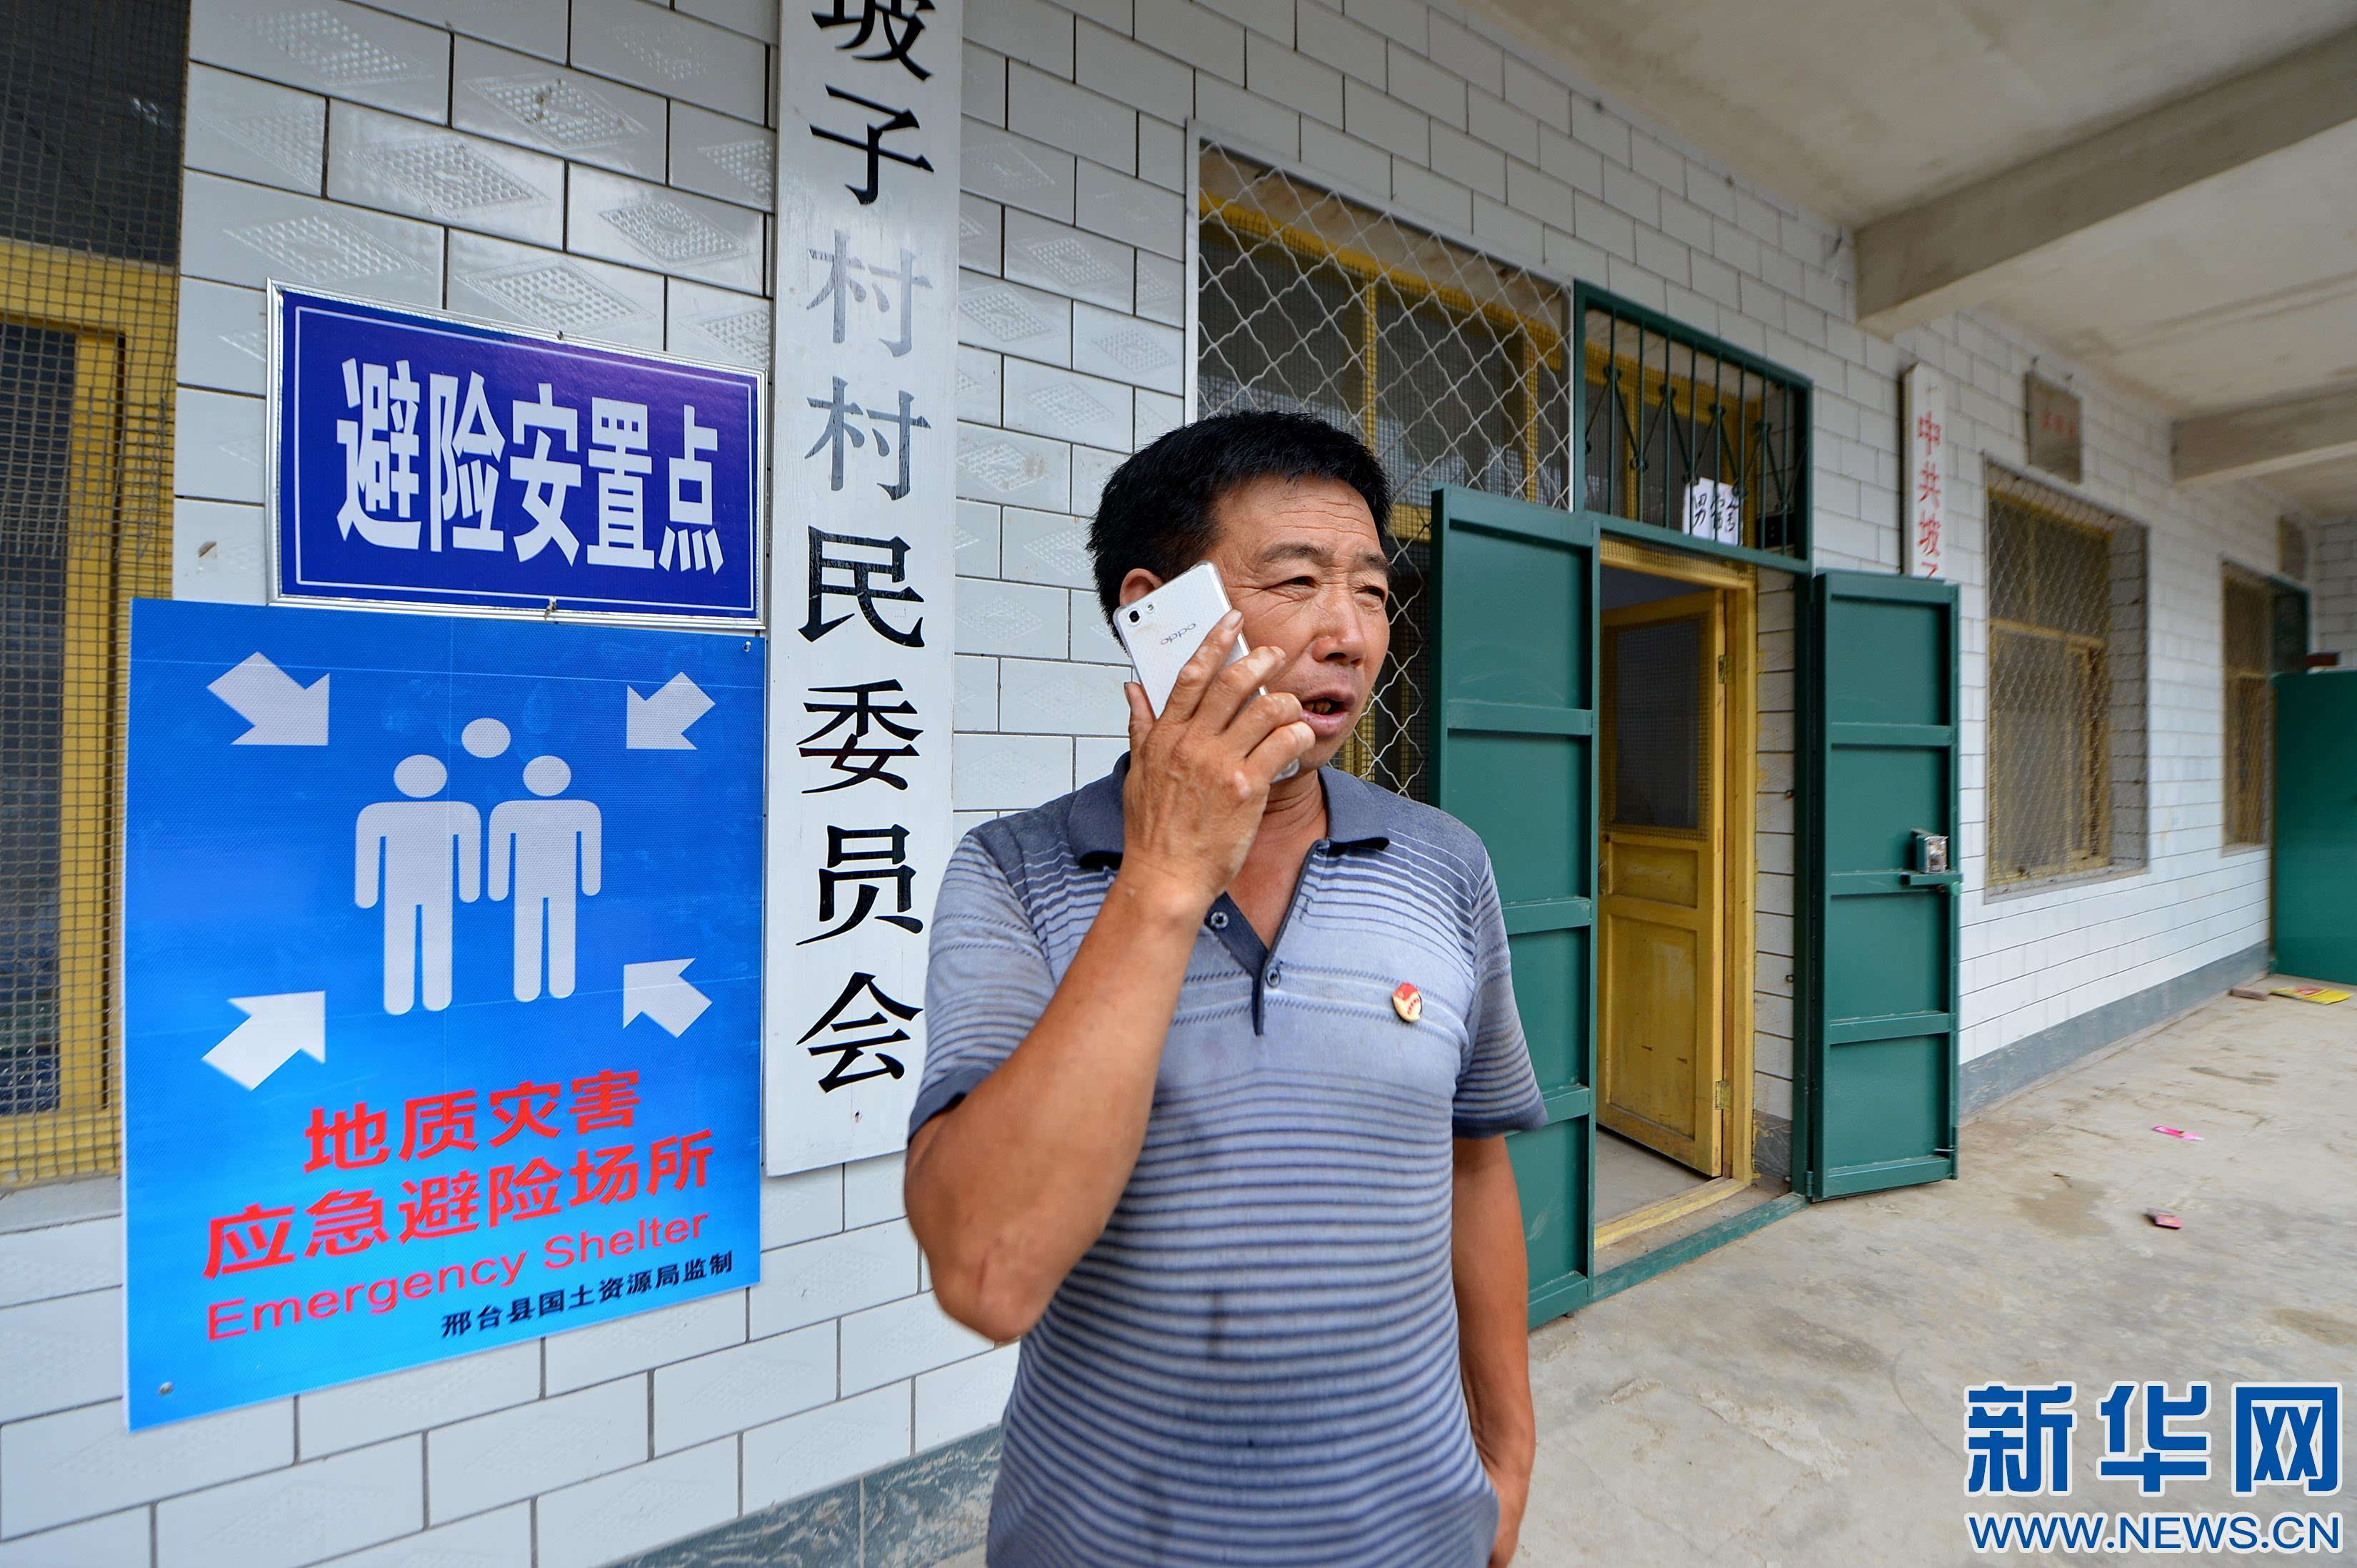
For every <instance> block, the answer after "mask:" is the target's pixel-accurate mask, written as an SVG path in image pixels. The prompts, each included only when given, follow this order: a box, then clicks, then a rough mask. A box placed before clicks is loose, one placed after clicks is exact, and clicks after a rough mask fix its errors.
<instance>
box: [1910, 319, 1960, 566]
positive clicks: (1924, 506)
mask: <svg viewBox="0 0 2357 1568" xmlns="http://www.w3.org/2000/svg"><path fill="white" fill-rule="evenodd" d="M1905 391H1906V394H1907V395H1906V418H1907V472H1906V475H1905V477H1904V478H1903V480H1902V482H1901V487H1900V488H1901V491H1902V493H1903V494H1904V495H1905V497H1906V499H1907V505H1906V508H1905V510H1904V512H1903V514H1902V516H1901V519H1900V530H1899V532H1900V564H1901V565H1902V567H1903V568H1904V570H1905V572H1906V574H1907V575H1909V576H1910V577H1936V576H1939V575H1941V572H1942V570H1943V561H1944V560H1945V556H1946V550H1947V534H1948V383H1947V381H1945V380H1944V379H1943V378H1942V376H1941V374H1940V372H1939V371H1935V370H1933V369H1932V367H1931V366H1929V365H1921V364H1919V365H1915V366H1912V367H1910V369H1909V370H1908V371H1907V378H1906V384H1905Z"/></svg>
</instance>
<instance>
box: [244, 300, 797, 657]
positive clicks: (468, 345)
mask: <svg viewBox="0 0 2357 1568" xmlns="http://www.w3.org/2000/svg"><path fill="white" fill-rule="evenodd" d="M271 292H272V300H271V331H272V355H271V411H270V422H271V423H270V431H271V441H272V445H273V453H272V463H271V479H272V498H271V509H270V511H271V539H272V549H273V551H274V563H273V575H272V592H273V596H274V597H276V598H280V599H298V600H304V599H307V600H314V601H341V602H362V603H379V604H395V605H428V606H437V605H438V606H446V607H471V608H476V609H485V610H505V611H508V612H510V613H513V614H518V615H533V616H555V617H560V618H561V617H567V616H571V617H592V616H595V617H615V618H632V619H639V620H662V621H671V622H691V621H692V622H699V623H701V622H725V623H729V624H741V625H745V626H757V625H759V621H760V604H761V601H760V584H759V574H760V544H761V536H760V520H761V498H760V473H761V451H762V447H761V436H762V411H761V378H760V377H759V375H758V374H756V373H754V372H753V371H743V370H733V369H728V368H726V367H722V366H713V365H697V364H690V363H687V362H685V361H683V360H672V359H667V358H665V357H663V356H661V355H655V354H645V353H634V352H630V351H629V350H625V349H604V348H597V347H594V346H592V345H589V344H586V343H567V342H562V341H558V340H556V339H553V338H543V337H539V336H536V335H534V334H533V333H529V332H522V331H518V330H514V329H512V328H495V327H486V326H481V325H479V324H476V323H473V322H468V321H463V320H460V319H457V317H449V316H445V315H441V314H438V313H436V312H433V311H418V310H407V309H397V308H394V307H393V306H383V305H370V304H365V303H361V302H360V301H355V300H347V299H339V298H336V297H333V296H330V295H317V294H308V293H305V292H303V291H301V290H297V289H292V288H286V287H283V286H279V287H274V288H273V290H272V291H271Z"/></svg>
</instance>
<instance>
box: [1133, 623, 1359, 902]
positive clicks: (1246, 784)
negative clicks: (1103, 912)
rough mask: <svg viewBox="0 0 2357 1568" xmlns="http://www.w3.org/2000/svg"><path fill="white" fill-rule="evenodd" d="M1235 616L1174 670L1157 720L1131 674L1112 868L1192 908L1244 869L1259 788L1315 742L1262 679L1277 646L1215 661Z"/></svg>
mask: <svg viewBox="0 0 2357 1568" xmlns="http://www.w3.org/2000/svg"><path fill="white" fill-rule="evenodd" d="M1242 625H1243V616H1242V615H1240V614H1238V613H1237V612H1236V611H1234V610H1230V611H1228V613H1227V614H1225V615H1223V616H1222V617H1221V618H1219V620H1218V621H1217V622H1216V623H1214V624H1213V626H1212V628H1211V635H1210V636H1208V637H1206V638H1205V639H1203V643H1202V646H1201V647H1200V648H1199V649H1197V650H1196V651H1195V654H1194V656H1193V657H1192V658H1190V659H1189V660H1187V662H1186V664H1185V666H1184V667H1183V668H1181V669H1180V671H1179V679H1178V681H1177V682H1176V683H1175V684H1173V685H1172V687H1171V688H1170V700H1169V701H1168V703H1165V704H1164V706H1163V709H1162V713H1161V715H1160V716H1159V717H1158V718H1157V716H1156V715H1155V713H1154V710H1153V708H1152V707H1151V706H1150V705H1149V704H1148V703H1147V702H1146V692H1145V689H1144V688H1143V687H1141V686H1140V685H1139V684H1138V683H1137V682H1135V681H1133V682H1129V683H1128V684H1127V685H1126V686H1125V687H1124V692H1125V694H1126V695H1127V697H1128V699H1129V753H1130V766H1129V779H1128V781H1127V783H1126V784H1125V786H1124V789H1123V794H1122V801H1123V810H1124V812H1125V817H1126V831H1125V844H1124V849H1123V855H1122V876H1123V878H1124V879H1125V880H1133V881H1134V882H1135V884H1136V885H1138V886H1152V887H1154V888H1157V889H1158V890H1161V891H1164V892H1166V893H1168V895H1170V896H1173V897H1178V898H1179V899H1181V900H1183V901H1184V903H1185V905H1186V906H1187V907H1188V908H1189V909H1191V910H1192V911H1193V917H1192V918H1197V919H1200V918H1201V913H1202V911H1203V910H1205V909H1208V908H1211V900H1212V899H1214V898H1216V897H1219V896H1220V894H1221V892H1222V889H1224V888H1225V887H1226V886H1228V884H1229V883H1231V882H1232V881H1234V880H1235V876H1236V874H1237V873H1238V872H1239V871H1241V870H1242V869H1243V864H1244V856H1245V855H1246V854H1248V853H1249V852H1250V851H1251V849H1252V844H1253V838H1254V835H1255V834H1256V833H1258V832H1259V831H1260V821H1261V813H1262V811H1264V810H1265V807H1266V806H1267V803H1268V790H1269V786H1270V785H1271V784H1272V783H1273V782H1275V780H1276V779H1278V778H1280V777H1283V776H1285V775H1286V772H1287V770H1288V769H1293V768H1298V767H1299V765H1300V761H1301V758H1302V757H1303V755H1304V754H1305V753H1307V752H1308V750H1309V748H1310V747H1311V746H1313V745H1315V744H1316V743H1317V738H1318V737H1317V734H1316V732H1315V731H1313V730H1312V729H1311V728H1310V727H1309V726H1308V725H1306V724H1304V723H1302V722H1301V700H1300V699H1299V698H1298V697H1296V696H1295V695H1294V694H1293V693H1290V692H1265V691H1263V690H1262V689H1261V688H1262V686H1263V685H1264V684H1265V682H1267V680H1268V678H1269V677H1270V676H1272V675H1274V674H1275V673H1276V671H1278V670H1279V669H1280V668H1281V667H1282V666H1283V664H1284V662H1285V650H1283V649H1279V648H1255V649H1254V650H1251V651H1250V652H1248V653H1246V654H1245V655H1244V656H1243V658H1242V659H1239V660H1235V661H1234V662H1233V663H1229V664H1226V665H1225V668H1222V663H1223V662H1224V660H1226V657H1227V655H1228V653H1229V652H1230V651H1231V650H1232V649H1233V648H1234V646H1235V640H1236V633H1237V628H1239V627H1241V626H1242Z"/></svg>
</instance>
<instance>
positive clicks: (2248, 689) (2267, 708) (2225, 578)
mask: <svg viewBox="0 0 2357 1568" xmlns="http://www.w3.org/2000/svg"><path fill="white" fill-rule="evenodd" d="M2221 586H2222V591H2223V594H2222V596H2223V599H2224V607H2225V639H2224V641H2225V660H2224V662H2225V671H2226V691H2225V725H2224V736H2223V739H2224V764H2225V779H2226V800H2225V806H2226V843H2227V845H2228V846H2229V847H2245V848H2246V847H2251V846H2255V845H2259V844H2265V843H2271V842H2272V841H2273V839H2274V827H2275V731H2276V693H2275V684H2274V682H2273V681H2272V679H2271V677H2272V676H2275V675H2276V674H2278V673H2281V672H2283V671H2291V670H2298V669H2302V668H2304V667H2305V666H2306V664H2307V662H2308V657H2307V656H2308V596H2307V595H2305V594H2302V593H2300V592H2299V591H2298V589H2296V588H2290V587H2287V586H2285V585H2282V584H2279V583H2274V582H2270V581H2269V580H2268V579H2266V578H2265V577H2262V576H2260V575H2258V574H2257V573H2255V572H2246V571H2244V570H2243V569H2242V568H2241V567H2239V566H2232V565H2230V566H2227V567H2225V568H2224V569H2223V572H2222V583H2221Z"/></svg>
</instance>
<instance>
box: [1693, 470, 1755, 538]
mask: <svg viewBox="0 0 2357 1568" xmlns="http://www.w3.org/2000/svg"><path fill="white" fill-rule="evenodd" d="M1685 531H1686V532H1687V533H1688V534H1690V535H1691V536H1693V537H1694V538H1696V539H1707V540H1710V541H1712V542H1715V543H1718V544H1734V545H1740V544H1741V543H1742V542H1743V492H1742V491H1741V490H1740V489H1737V488H1736V487H1735V486H1733V485H1729V484H1724V483H1721V482H1720V481H1719V480H1717V479H1696V480H1695V482H1694V483H1693V484H1690V485H1688V486H1687V487H1686V519H1685Z"/></svg>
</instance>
